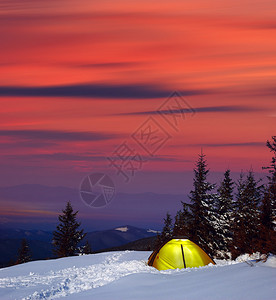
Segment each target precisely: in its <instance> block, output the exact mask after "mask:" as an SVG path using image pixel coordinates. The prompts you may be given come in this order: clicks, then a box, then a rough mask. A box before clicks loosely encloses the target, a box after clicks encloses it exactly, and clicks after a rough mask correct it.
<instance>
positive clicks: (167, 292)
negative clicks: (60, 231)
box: [0, 251, 276, 300]
mask: <svg viewBox="0 0 276 300" xmlns="http://www.w3.org/2000/svg"><path fill="white" fill-rule="evenodd" d="M149 254H150V252H135V251H122V252H109V253H100V254H94V255H93V254H92V255H86V256H80V257H70V258H62V259H57V260H48V261H35V262H30V263H27V264H23V265H18V266H14V267H10V268H5V269H0V299H1V300H4V299H55V298H60V297H61V298H63V297H66V299H74V300H88V299H103V300H104V299H108V300H116V299H120V300H122V299H151V300H152V299H169V300H176V299H181V300H183V299H250V300H253V299H270V300H272V299H276V259H275V257H271V258H269V259H268V261H267V262H266V263H263V262H258V263H256V262H253V264H252V265H253V266H250V264H248V263H245V262H239V263H238V262H231V261H230V262H226V261H217V265H216V266H213V265H212V266H206V267H203V268H194V269H182V270H167V271H161V272H160V271H157V270H156V269H154V268H153V267H149V266H147V265H146V261H147V258H148V256H149Z"/></svg>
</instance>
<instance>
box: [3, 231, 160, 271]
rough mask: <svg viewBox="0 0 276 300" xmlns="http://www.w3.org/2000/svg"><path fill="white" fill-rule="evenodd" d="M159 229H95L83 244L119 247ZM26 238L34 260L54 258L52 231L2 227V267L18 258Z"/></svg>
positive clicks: (152, 233)
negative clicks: (18, 252)
mask: <svg viewBox="0 0 276 300" xmlns="http://www.w3.org/2000/svg"><path fill="white" fill-rule="evenodd" d="M157 232H158V231H156V230H152V229H143V228H137V227H134V226H130V225H123V226H118V227H115V228H112V229H109V230H103V231H93V232H88V233H87V234H86V237H85V239H84V240H83V241H82V243H81V244H80V246H82V245H83V244H84V243H85V242H86V241H88V242H89V243H90V245H91V247H92V250H93V251H96V252H97V251H100V250H103V249H105V248H112V247H119V246H122V245H124V244H128V243H130V242H134V241H136V240H140V239H144V238H151V237H154V236H155V235H156V234H157ZM23 238H26V239H27V241H28V244H29V246H30V249H31V252H32V258H33V259H34V260H38V259H45V258H52V257H53V254H52V232H48V231H43V230H23V229H12V228H1V229H0V267H3V266H7V265H8V264H9V263H10V262H11V261H15V260H16V258H17V251H18V248H19V247H20V243H21V240H22V239H23Z"/></svg>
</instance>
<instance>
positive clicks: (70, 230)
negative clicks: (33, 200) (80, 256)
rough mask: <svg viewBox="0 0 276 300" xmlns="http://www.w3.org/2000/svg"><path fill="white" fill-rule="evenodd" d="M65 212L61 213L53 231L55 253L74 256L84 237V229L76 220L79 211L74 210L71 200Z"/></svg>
mask: <svg viewBox="0 0 276 300" xmlns="http://www.w3.org/2000/svg"><path fill="white" fill-rule="evenodd" d="M62 212H63V214H61V215H59V217H58V219H59V221H60V223H59V225H58V226H57V229H56V231H54V233H53V244H54V247H55V250H54V253H55V254H56V255H57V256H58V257H66V256H73V255H75V254H76V252H77V245H78V243H79V242H80V241H81V240H82V239H83V238H84V236H85V234H84V233H83V230H79V229H78V228H79V226H80V223H79V222H77V220H76V215H77V213H78V211H76V212H73V208H72V206H71V203H70V202H67V205H66V208H65V210H62Z"/></svg>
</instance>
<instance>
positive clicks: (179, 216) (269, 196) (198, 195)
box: [156, 136, 276, 259]
mask: <svg viewBox="0 0 276 300" xmlns="http://www.w3.org/2000/svg"><path fill="white" fill-rule="evenodd" d="M267 147H268V148H269V150H270V151H271V152H272V153H273V157H272V160H271V163H270V165H269V166H268V167H265V168H264V169H268V171H269V172H268V175H267V179H268V183H267V184H262V183H261V180H256V178H255V175H254V172H253V170H250V171H249V172H247V174H244V173H243V172H242V173H241V174H240V177H239V179H238V180H237V182H234V181H233V180H232V179H231V171H230V170H229V169H227V170H226V171H225V173H224V177H223V179H222V181H221V182H220V184H219V185H217V184H213V183H210V182H209V181H208V175H209V172H210V170H209V169H208V166H207V160H206V156H205V155H204V154H203V153H201V154H200V155H199V158H198V160H197V162H196V166H195V169H194V179H193V189H192V190H191V192H190V194H189V198H190V203H185V202H182V209H181V210H179V211H178V212H177V213H176V215H175V218H174V222H173V220H172V217H171V215H170V214H169V213H167V215H166V217H165V219H164V227H163V230H162V232H161V234H160V235H158V237H157V242H156V248H158V247H160V246H161V245H162V244H163V243H165V242H166V241H167V240H169V239H171V238H172V237H177V236H180V237H187V238H189V239H191V240H192V241H193V242H195V243H197V244H198V245H199V246H201V247H202V248H203V249H204V250H205V251H206V252H207V253H208V254H209V255H212V256H214V257H217V258H230V257H231V258H232V259H235V258H236V257H237V256H239V255H240V254H243V253H250V254H251V253H254V252H261V253H264V254H265V253H274V254H276V231H275V230H276V215H275V212H276V137H275V136H274V137H272V141H267ZM235 187H236V189H235Z"/></svg>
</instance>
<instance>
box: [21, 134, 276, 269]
mask: <svg viewBox="0 0 276 300" xmlns="http://www.w3.org/2000/svg"><path fill="white" fill-rule="evenodd" d="M267 147H268V148H269V150H270V151H271V152H272V153H273V156H272V159H271V162H270V165H269V166H267V167H264V169H267V170H268V175H267V178H268V183H267V184H261V181H260V180H256V179H255V176H254V172H253V170H250V171H249V172H248V173H247V174H244V173H241V174H240V177H239V179H238V180H237V182H234V181H233V180H232V179H231V171H230V170H229V169H227V170H226V171H225V173H224V177H223V179H222V181H221V182H220V184H219V185H218V186H217V185H216V184H213V183H210V182H209V181H208V175H209V172H210V170H209V169H208V166H207V160H206V156H205V155H204V154H203V153H201V154H200V155H199V158H198V161H197V162H196V166H195V169H194V179H193V189H192V190H191V192H190V195H189V198H190V203H185V202H182V209H181V210H179V211H178V212H177V213H176V215H175V218H174V222H173V220H172V218H171V215H170V214H169V213H167V215H166V218H165V219H164V227H163V230H162V232H161V234H160V235H158V236H157V240H156V245H155V246H156V248H158V247H160V246H161V245H162V244H163V243H165V242H166V241H168V240H169V239H171V238H172V237H177V236H178V237H187V238H189V239H191V240H192V241H193V242H195V243H197V244H198V245H199V246H201V247H202V248H203V249H204V250H205V251H206V252H207V253H208V254H209V255H212V256H214V257H217V258H230V257H231V258H232V259H235V258H236V257H237V256H239V255H240V254H243V253H254V252H257V251H258V252H261V253H273V254H276V215H275V214H276V136H273V137H272V141H267ZM235 187H236V191H235ZM77 213H78V211H76V212H74V211H73V208H72V205H71V203H70V202H67V204H66V207H65V209H64V210H62V214H60V215H59V217H58V220H59V224H58V225H57V227H56V230H55V231H54V232H53V241H52V242H53V246H54V250H53V252H54V254H55V255H56V257H67V256H73V255H76V254H79V253H82V254H90V253H92V249H91V246H90V244H89V243H88V241H86V244H85V245H84V246H82V247H78V245H79V243H80V242H81V241H82V240H83V239H84V237H85V235H86V234H85V233H84V232H83V230H82V229H80V225H81V223H80V222H78V221H77V218H76V216H77ZM30 260H31V252H30V249H29V246H28V243H27V241H26V239H23V240H22V243H21V247H20V249H19V253H18V259H17V261H16V264H19V263H25V262H27V261H30Z"/></svg>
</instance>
